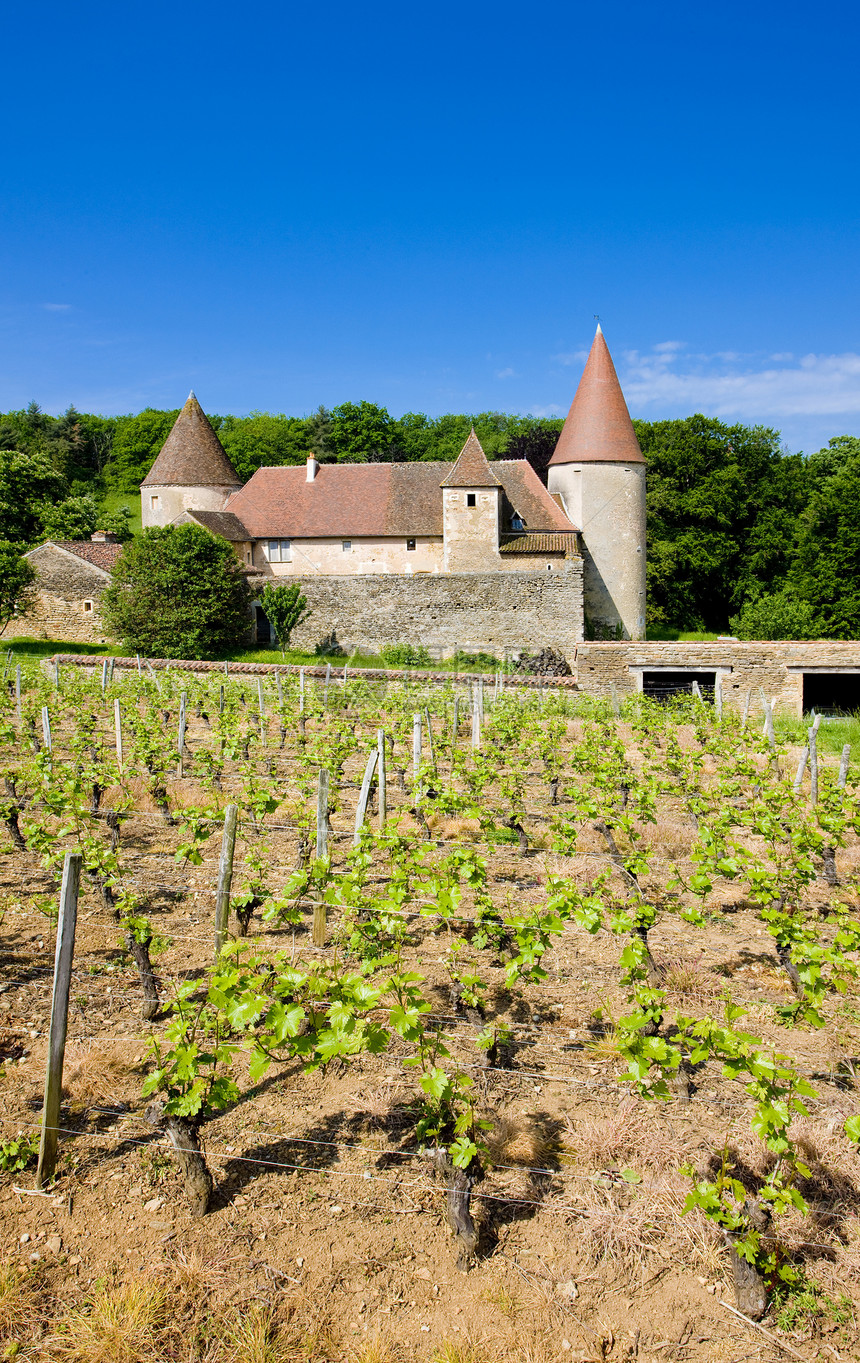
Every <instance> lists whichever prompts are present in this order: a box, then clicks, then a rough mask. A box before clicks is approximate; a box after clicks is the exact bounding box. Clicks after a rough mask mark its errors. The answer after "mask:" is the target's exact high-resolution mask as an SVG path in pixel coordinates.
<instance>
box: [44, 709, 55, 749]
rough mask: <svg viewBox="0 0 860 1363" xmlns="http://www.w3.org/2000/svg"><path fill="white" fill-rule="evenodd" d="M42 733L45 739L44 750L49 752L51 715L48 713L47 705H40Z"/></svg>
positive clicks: (50, 746) (50, 747)
mask: <svg viewBox="0 0 860 1363" xmlns="http://www.w3.org/2000/svg"><path fill="white" fill-rule="evenodd" d="M42 734H43V737H44V739H45V751H46V752H48V753H50V752H52V751H53V748H52V745H51V716H50V715H49V713H48V707H47V705H43V706H42Z"/></svg>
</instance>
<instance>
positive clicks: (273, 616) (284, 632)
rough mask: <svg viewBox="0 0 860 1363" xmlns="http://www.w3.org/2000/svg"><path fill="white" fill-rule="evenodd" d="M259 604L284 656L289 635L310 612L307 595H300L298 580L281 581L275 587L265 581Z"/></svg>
mask: <svg viewBox="0 0 860 1363" xmlns="http://www.w3.org/2000/svg"><path fill="white" fill-rule="evenodd" d="M260 605H261V606H262V607H263V611H264V613H265V616H266V619H267V620H268V621H269V624H270V625H271V626H272V629H273V630H274V631H275V634H276V635H277V638H278V643H279V644H280V647H281V656H282V657H285V656H286V652H287V649H288V648H289V646H290V635H291V634H292V632H293V630H294V629H298V627H299V625H300V624H301V623H302V621H303V620H307V618H308V616H309V615H310V613H311V612H310V611H309V610H308V602H307V597H305V596H302V589H301V585H300V584H299V583H298V582H295V583H282V584H281V585H279V586H277V587H275V586H273V584H272V583H270V582H267V583H266V585H265V587H264V588H263V591H262V594H261V596H260Z"/></svg>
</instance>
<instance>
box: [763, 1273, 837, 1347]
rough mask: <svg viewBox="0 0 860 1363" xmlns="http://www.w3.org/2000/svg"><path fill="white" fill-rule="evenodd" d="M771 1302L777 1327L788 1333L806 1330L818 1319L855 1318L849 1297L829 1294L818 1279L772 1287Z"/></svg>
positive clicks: (835, 1320) (835, 1321)
mask: <svg viewBox="0 0 860 1363" xmlns="http://www.w3.org/2000/svg"><path fill="white" fill-rule="evenodd" d="M771 1305H772V1308H773V1312H774V1319H775V1320H776V1323H777V1325H778V1327H779V1329H780V1330H785V1331H786V1332H787V1333H788V1332H790V1333H796V1334H802V1335H806V1334H809V1332H810V1330H811V1329H812V1327H813V1325H814V1324H815V1322H816V1321H817V1320H822V1319H824V1320H830V1321H832V1322H833V1324H834V1325H846V1324H847V1323H848V1322H849V1321H851V1320H853V1318H854V1307H853V1306H852V1304H851V1301H850V1300H849V1298H848V1297H845V1296H839V1297H838V1298H833V1297H828V1296H827V1294H826V1293H825V1292H824V1291H823V1289H822V1288H821V1287H819V1285H818V1283H813V1282H810V1280H809V1279H808V1278H798V1280H797V1281H796V1282H794V1283H787V1284H785V1285H782V1284H780V1286H779V1287H777V1288H776V1290H775V1291H774V1294H773V1297H772V1299H771Z"/></svg>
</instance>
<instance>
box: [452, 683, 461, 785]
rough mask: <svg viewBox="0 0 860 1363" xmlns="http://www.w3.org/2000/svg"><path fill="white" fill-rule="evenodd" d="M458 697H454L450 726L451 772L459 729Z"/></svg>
mask: <svg viewBox="0 0 860 1363" xmlns="http://www.w3.org/2000/svg"><path fill="white" fill-rule="evenodd" d="M459 711H460V697H459V696H455V697H454V722H453V724H452V725H451V770H452V771H453V770H454V754H455V753H456V751H457V730H458V729H459V727H460V713H459Z"/></svg>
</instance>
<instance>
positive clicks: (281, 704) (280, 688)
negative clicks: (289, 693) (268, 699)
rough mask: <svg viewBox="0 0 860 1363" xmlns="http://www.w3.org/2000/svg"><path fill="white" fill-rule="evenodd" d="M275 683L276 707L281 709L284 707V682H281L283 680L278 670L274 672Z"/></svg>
mask: <svg viewBox="0 0 860 1363" xmlns="http://www.w3.org/2000/svg"><path fill="white" fill-rule="evenodd" d="M275 685H276V686H277V688H278V709H279V710H283V708H284V683H283V681H282V680H281V674H280V672H276V673H275Z"/></svg>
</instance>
